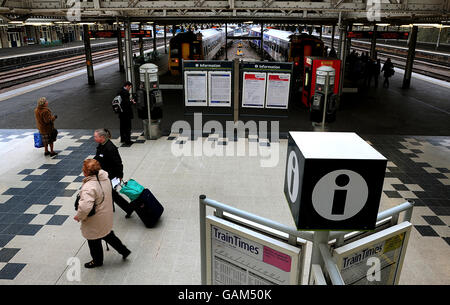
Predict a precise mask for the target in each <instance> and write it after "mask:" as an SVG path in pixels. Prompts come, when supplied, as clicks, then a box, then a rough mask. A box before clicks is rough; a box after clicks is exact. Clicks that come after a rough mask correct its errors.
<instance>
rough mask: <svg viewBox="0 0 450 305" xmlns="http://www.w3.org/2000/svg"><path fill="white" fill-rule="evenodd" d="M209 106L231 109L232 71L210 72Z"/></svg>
mask: <svg viewBox="0 0 450 305" xmlns="http://www.w3.org/2000/svg"><path fill="white" fill-rule="evenodd" d="M208 87H209V98H208V101H209V106H214V107H231V71H211V72H209V86H208Z"/></svg>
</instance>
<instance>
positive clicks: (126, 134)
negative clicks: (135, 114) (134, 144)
mask: <svg viewBox="0 0 450 305" xmlns="http://www.w3.org/2000/svg"><path fill="white" fill-rule="evenodd" d="M119 119H120V141H121V142H125V143H129V142H131V119H130V118H126V117H120V118H119Z"/></svg>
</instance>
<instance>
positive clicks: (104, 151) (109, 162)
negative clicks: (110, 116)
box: [94, 129, 133, 218]
mask: <svg viewBox="0 0 450 305" xmlns="http://www.w3.org/2000/svg"><path fill="white" fill-rule="evenodd" d="M110 137H111V134H110V132H109V131H108V130H107V129H97V130H96V131H95V132H94V140H95V142H97V143H98V146H97V152H96V154H95V157H94V159H95V160H97V161H98V162H99V163H100V166H101V167H102V169H103V170H104V171H106V172H108V177H109V179H110V180H113V179H114V178H118V179H120V181H122V178H123V164H122V159H121V158H120V154H119V151H118V150H117V147H116V146H115V145H114V143H113V142H111V141H110V140H109V138H110ZM112 198H113V201H114V202H115V203H117V204H118V205H119V207H120V208H121V209H122V210H124V211H125V213H127V215H126V216H125V217H126V218H129V217H130V215H131V213H133V209H132V208H131V206H130V204H129V203H128V201H126V200H125V199H124V198H123V197H122V196H120V194H119V193H117V191H116V190H115V189H114V188H113V189H112Z"/></svg>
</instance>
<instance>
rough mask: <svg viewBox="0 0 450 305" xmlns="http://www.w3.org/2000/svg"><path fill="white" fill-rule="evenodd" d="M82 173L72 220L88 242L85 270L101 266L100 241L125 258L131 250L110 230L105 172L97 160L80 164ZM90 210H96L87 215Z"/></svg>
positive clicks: (107, 180)
mask: <svg viewBox="0 0 450 305" xmlns="http://www.w3.org/2000/svg"><path fill="white" fill-rule="evenodd" d="M83 174H84V176H85V178H84V179H83V185H82V187H81V191H80V201H79V204H78V209H77V215H76V216H75V217H74V219H75V220H76V221H78V222H81V234H82V235H83V237H84V238H86V239H87V241H88V245H89V250H90V253H91V256H92V261H90V262H88V263H86V264H85V265H84V267H86V268H95V267H100V266H102V265H103V248H102V240H105V241H106V243H108V244H110V245H111V246H112V247H113V248H114V249H115V250H117V252H119V253H120V254H121V255H122V258H123V259H126V258H127V257H128V256H129V255H130V253H131V251H130V250H129V249H128V248H127V247H125V246H124V245H123V244H122V242H121V241H120V239H119V238H118V237H117V236H116V235H115V234H114V231H112V227H113V218H114V217H113V203H112V197H111V182H110V181H109V179H108V173H107V172H105V171H104V170H102V169H101V167H100V163H99V162H98V161H97V160H94V159H86V160H84V162H83ZM92 209H95V213H94V215H92V216H89V214H90V213H91V210H92Z"/></svg>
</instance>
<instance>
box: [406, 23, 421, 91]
mask: <svg viewBox="0 0 450 305" xmlns="http://www.w3.org/2000/svg"><path fill="white" fill-rule="evenodd" d="M417 31H418V27H417V26H413V27H412V28H411V34H410V35H409V42H408V44H409V48H408V57H407V59H406V67H405V75H404V76H403V86H402V88H403V89H409V88H410V86H411V75H412V68H413V64H414V56H415V55H416V42H417Z"/></svg>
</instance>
